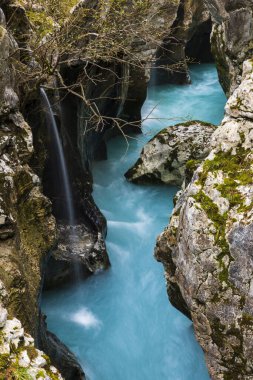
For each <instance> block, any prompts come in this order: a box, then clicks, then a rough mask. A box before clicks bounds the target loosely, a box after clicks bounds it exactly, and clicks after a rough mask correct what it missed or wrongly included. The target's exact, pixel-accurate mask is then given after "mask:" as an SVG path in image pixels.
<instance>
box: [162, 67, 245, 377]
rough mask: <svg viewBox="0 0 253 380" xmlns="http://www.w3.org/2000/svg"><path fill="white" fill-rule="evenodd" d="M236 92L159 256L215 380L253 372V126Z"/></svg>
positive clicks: (172, 296)
mask: <svg viewBox="0 0 253 380" xmlns="http://www.w3.org/2000/svg"><path fill="white" fill-rule="evenodd" d="M250 65H251V70H250ZM244 68H245V70H244V74H243V78H244V80H243V82H242V84H241V85H240V88H239V89H238V92H242V91H243V89H244V86H245V88H247V87H248V86H249V85H251V84H252V80H253V77H252V72H253V66H252V63H251V62H250V61H247V62H246V63H245V64H244ZM235 94H237V92H236V93H235ZM236 96H237V95H235V96H232V97H231V98H230V99H229V101H228V103H227V106H226V116H225V118H224V120H223V122H222V124H221V126H220V127H218V128H217V130H216V131H215V132H214V134H213V136H212V140H211V147H212V150H211V153H210V154H209V156H208V157H207V158H206V160H205V161H204V162H203V163H202V164H201V166H200V167H199V168H198V169H197V171H196V172H195V173H194V176H193V179H192V181H191V183H190V184H189V186H188V187H187V188H186V189H185V191H183V192H181V193H180V194H179V195H178V201H177V204H176V206H175V209H174V212H173V215H172V217H171V220H170V224H169V226H168V228H166V229H165V231H164V232H163V234H162V235H161V236H160V237H159V238H158V241H157V247H156V253H155V254H156V257H157V259H158V260H159V261H161V262H162V263H163V264H164V268H165V277H166V280H167V289H168V294H169V296H170V299H171V301H172V304H174V305H175V306H176V307H178V308H179V310H181V311H183V312H184V313H185V314H188V315H191V318H192V320H193V324H194V329H195V334H196V337H197V339H198V340H199V342H200V344H201V346H202V348H203V350H204V352H205V356H206V361H207V365H208V368H209V372H210V374H211V377H212V378H213V379H250V378H251V377H252V376H253V366H252V335H253V323H252V321H253V300H252V291H251V289H252V274H253V263H252V249H253V242H252V221H253V180H252V178H253V176H252V162H253V161H252V148H253V134H252V133H253V123H252V120H251V119H249V118H245V117H244V116H243V111H242V112H241V111H240V106H239V109H238V110H236V111H235V108H234V104H235V103H234V101H235V97H236ZM247 111H248V112H251V108H250V107H248V108H247ZM232 114H233V117H231V116H230V115H232ZM182 299H183V302H182Z"/></svg>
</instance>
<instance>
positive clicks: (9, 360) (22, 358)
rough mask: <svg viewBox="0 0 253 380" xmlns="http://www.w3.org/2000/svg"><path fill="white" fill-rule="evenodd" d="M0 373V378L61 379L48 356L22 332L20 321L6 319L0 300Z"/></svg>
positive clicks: (5, 312)
mask: <svg viewBox="0 0 253 380" xmlns="http://www.w3.org/2000/svg"><path fill="white" fill-rule="evenodd" d="M0 318H1V325H0V338H1V339H0V363H1V364H0V372H1V373H0V374H1V378H3V379H7V378H15V379H16V378H22V379H34V380H36V379H38V378H42V379H48V380H63V378H62V376H61V375H60V373H59V372H58V370H57V369H56V368H55V367H53V366H51V365H50V360H49V358H48V357H47V356H46V355H45V354H44V353H43V352H42V351H40V350H37V349H36V348H35V347H34V340H33V338H32V337H31V336H30V335H28V334H26V333H25V332H24V329H23V327H22V325H21V322H20V321H19V320H18V319H16V318H13V319H7V311H6V309H4V308H3V306H2V304H1V302H0Z"/></svg>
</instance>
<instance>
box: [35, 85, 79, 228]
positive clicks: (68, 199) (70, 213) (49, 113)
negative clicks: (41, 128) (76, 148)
mask: <svg viewBox="0 0 253 380" xmlns="http://www.w3.org/2000/svg"><path fill="white" fill-rule="evenodd" d="M40 93H41V97H42V104H43V107H44V110H45V113H46V119H47V125H48V130H49V133H50V134H51V136H52V140H53V146H54V149H56V152H57V157H58V159H59V169H60V170H59V172H60V174H61V176H62V183H63V188H64V195H65V204H66V214H67V218H68V223H69V224H70V225H71V226H73V225H74V219H75V218H74V208H73V198H72V192H71V188H70V182H69V176H68V171H67V166H66V161H65V157H64V152H63V147H62V142H61V138H60V135H59V132H58V128H57V124H56V121H55V117H54V113H53V110H52V107H51V104H50V101H49V99H48V96H47V93H46V91H45V90H44V88H42V87H41V89H40Z"/></svg>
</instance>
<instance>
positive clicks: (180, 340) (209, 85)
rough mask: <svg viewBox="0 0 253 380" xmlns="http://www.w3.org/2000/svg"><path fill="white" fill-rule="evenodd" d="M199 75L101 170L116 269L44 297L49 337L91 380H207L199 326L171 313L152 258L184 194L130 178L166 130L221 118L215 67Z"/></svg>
mask: <svg viewBox="0 0 253 380" xmlns="http://www.w3.org/2000/svg"><path fill="white" fill-rule="evenodd" d="M191 72H192V80H193V82H192V85H190V86H176V85H169V86H168V85H166V86H158V87H152V88H150V90H149V94H148V98H147V101H146V102H145V105H144V107H143V118H145V117H146V116H147V115H149V114H150V112H151V110H153V113H152V114H151V115H150V118H149V120H146V121H145V122H144V126H143V128H144V135H143V136H142V137H140V138H138V139H133V140H131V142H130V146H129V149H128V151H126V144H125V142H124V139H123V138H121V137H117V138H114V139H112V140H111V141H110V142H109V143H108V153H109V159H108V160H107V161H104V162H99V163H95V164H94V168H93V175H94V198H95V200H96V202H97V204H98V206H99V207H100V208H101V210H102V211H103V213H104V214H105V216H106V218H107V220H108V237H107V247H108V251H109V254H110V259H111V263H112V268H111V269H110V270H109V271H107V272H105V273H100V274H97V275H95V276H93V277H90V278H89V279H88V280H86V281H85V282H83V283H79V284H76V285H72V286H71V287H69V286H68V287H65V288H62V289H60V290H55V291H49V292H46V293H44V298H43V310H44V312H45V313H46V314H47V316H48V326H49V329H50V330H52V331H53V332H54V333H56V334H57V335H58V336H59V337H60V338H61V339H62V340H63V341H64V342H65V343H66V344H67V345H68V346H69V347H70V349H71V350H72V351H73V352H74V353H75V354H76V355H77V357H78V359H79V360H80V363H81V364H82V366H83V368H84V369H85V372H86V374H87V375H88V378H89V379H91V380H207V379H209V376H208V373H207V369H206V366H205V362H204V356H203V353H202V350H201V348H200V347H199V345H198V344H197V342H196V340H195V337H194V333H193V328H192V324H191V322H190V321H189V320H188V319H187V318H185V317H184V316H183V315H182V314H181V313H179V312H178V311H177V310H176V309H174V308H173V307H172V306H171V305H170V304H169V302H168V298H167V294H166V287H165V281H164V277H163V268H162V266H161V264H159V263H157V262H156V261H155V260H154V258H153V251H154V246H155V241H156V237H157V235H158V234H159V233H160V232H161V231H162V230H163V228H164V227H165V226H166V224H167V223H168V218H169V215H170V213H171V211H172V207H173V205H172V204H173V202H172V199H173V195H174V194H175V192H176V190H177V189H176V188H174V187H166V186H136V185H133V184H130V183H127V182H126V181H125V179H124V176H123V174H124V172H125V171H126V170H127V169H128V168H129V167H130V166H131V165H132V164H133V163H134V162H135V160H136V159H137V157H138V155H139V153H140V150H141V148H142V146H143V145H144V143H145V142H147V140H148V139H149V138H150V137H151V136H152V135H153V134H154V133H155V132H156V131H158V130H160V129H162V128H163V127H164V126H167V125H172V124H174V123H175V122H178V121H182V120H189V119H200V120H204V121H208V122H213V123H216V124H218V123H219V122H220V120H221V119H222V116H223V108H224V104H225V96H224V95H223V93H222V90H221V88H220V86H219V83H218V79H217V73H216V69H215V67H214V66H213V65H209V64H208V65H196V66H194V67H192V70H191ZM153 118H154V119H153ZM166 118H170V119H169V120H168V119H166ZM158 119H159V120H158Z"/></svg>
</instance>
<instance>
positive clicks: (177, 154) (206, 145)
mask: <svg viewBox="0 0 253 380" xmlns="http://www.w3.org/2000/svg"><path fill="white" fill-rule="evenodd" d="M215 129H216V127H215V126H214V125H212V124H208V123H204V122H201V121H189V122H186V123H182V124H178V125H175V126H173V127H168V128H165V129H163V130H162V131H161V132H159V133H158V134H157V135H156V136H155V137H154V138H153V139H152V140H150V141H149V142H148V144H146V145H145V147H144V148H143V150H142V152H141V156H140V158H139V159H138V161H137V162H136V164H135V165H134V166H133V167H132V168H131V169H130V170H129V171H128V172H127V173H126V174H125V176H126V178H127V179H128V180H130V181H132V182H135V183H150V182H162V183H166V184H171V185H182V183H183V181H184V179H185V176H186V175H185V174H186V168H187V165H186V164H187V162H188V161H189V160H192V162H190V164H192V166H194V167H195V166H196V165H197V164H198V162H199V161H200V160H201V161H202V160H203V159H204V158H205V157H206V156H207V155H208V153H209V151H210V141H211V136H212V134H213V132H214V131H215ZM190 166H191V165H189V166H188V169H190Z"/></svg>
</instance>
